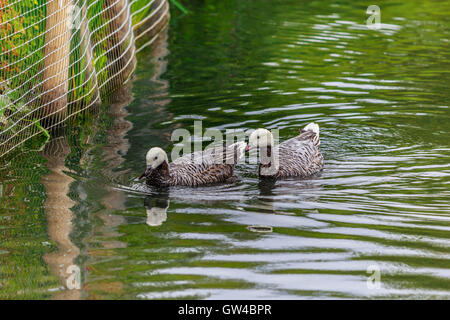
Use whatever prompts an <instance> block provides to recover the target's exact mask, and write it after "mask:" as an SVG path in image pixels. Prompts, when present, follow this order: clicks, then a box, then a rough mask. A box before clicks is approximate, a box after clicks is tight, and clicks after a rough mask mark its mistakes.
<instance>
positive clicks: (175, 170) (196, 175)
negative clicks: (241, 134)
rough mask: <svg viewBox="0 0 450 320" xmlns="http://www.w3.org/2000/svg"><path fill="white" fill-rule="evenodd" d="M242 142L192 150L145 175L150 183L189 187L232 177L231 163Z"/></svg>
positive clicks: (238, 156)
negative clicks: (204, 149) (202, 149)
mask: <svg viewBox="0 0 450 320" xmlns="http://www.w3.org/2000/svg"><path fill="white" fill-rule="evenodd" d="M245 147H246V143H245V142H237V143H234V144H232V145H230V146H228V147H225V148H223V147H222V146H220V147H216V148H213V149H209V150H206V151H200V152H194V153H191V154H188V155H185V156H183V157H180V158H178V159H176V160H175V161H173V162H171V163H170V164H169V163H168V162H167V161H166V160H165V161H163V162H162V163H161V164H160V165H158V166H157V167H156V168H153V169H152V170H151V172H150V173H149V174H147V175H145V177H146V183H147V184H148V185H151V186H158V187H164V186H190V187H196V186H200V185H206V184H212V183H220V182H225V181H227V180H228V179H229V178H231V177H232V176H233V171H234V166H235V165H236V163H237V162H238V161H239V160H240V159H241V157H242V156H243V155H244V152H245Z"/></svg>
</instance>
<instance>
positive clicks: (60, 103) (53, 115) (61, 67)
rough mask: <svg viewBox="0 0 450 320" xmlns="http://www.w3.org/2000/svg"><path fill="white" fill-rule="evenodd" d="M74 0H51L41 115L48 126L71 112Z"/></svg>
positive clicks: (48, 11)
mask: <svg viewBox="0 0 450 320" xmlns="http://www.w3.org/2000/svg"><path fill="white" fill-rule="evenodd" d="M71 2H72V0H47V20H46V30H45V47H44V57H45V58H44V70H43V93H44V94H43V97H42V110H41V117H43V118H47V119H45V120H44V121H45V123H46V127H51V126H53V125H56V124H58V123H59V122H61V121H62V120H64V118H65V117H66V116H67V92H68V86H69V83H68V78H69V52H70V35H71V30H70V27H71V21H72V19H71V14H72V13H71V12H70V10H71V9H72V6H70V5H69V4H70V3H71ZM41 119H42V118H41Z"/></svg>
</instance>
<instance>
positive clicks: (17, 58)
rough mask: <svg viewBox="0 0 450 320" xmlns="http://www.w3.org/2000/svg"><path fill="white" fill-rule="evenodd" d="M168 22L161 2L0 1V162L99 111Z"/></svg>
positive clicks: (165, 2)
mask: <svg viewBox="0 0 450 320" xmlns="http://www.w3.org/2000/svg"><path fill="white" fill-rule="evenodd" d="M168 18H169V4H168V0H15V1H14V0H0V45H1V51H0V158H1V157H3V156H4V155H5V154H7V153H8V152H10V151H11V150H13V149H15V148H16V147H18V146H20V145H22V144H23V143H24V142H25V141H27V140H29V139H30V138H32V137H34V136H36V135H39V134H42V133H44V134H48V131H49V130H50V129H52V128H54V127H57V126H59V125H61V124H63V123H64V122H65V121H67V120H68V119H69V118H70V117H72V116H74V115H75V114H77V113H79V112H81V111H83V110H86V109H88V108H90V107H92V106H94V105H98V104H100V102H101V99H102V98H103V97H105V96H106V95H107V94H108V93H109V92H111V91H113V90H114V89H116V88H117V87H118V86H120V85H121V84H122V83H124V82H125V81H127V80H128V79H129V77H130V75H131V74H132V71H133V70H134V68H135V65H136V59H135V56H136V52H138V51H139V50H141V49H143V48H144V47H146V46H147V45H148V44H151V43H152V42H153V41H154V40H155V39H156V38H157V37H158V34H159V32H160V31H161V30H162V29H163V28H164V27H165V26H166V24H167V21H168Z"/></svg>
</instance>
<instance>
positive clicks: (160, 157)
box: [139, 147, 169, 179]
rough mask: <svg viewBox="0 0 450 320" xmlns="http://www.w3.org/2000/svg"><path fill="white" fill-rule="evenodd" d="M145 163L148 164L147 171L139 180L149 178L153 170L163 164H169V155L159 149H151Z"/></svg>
mask: <svg viewBox="0 0 450 320" xmlns="http://www.w3.org/2000/svg"><path fill="white" fill-rule="evenodd" d="M145 161H146V163H147V169H146V170H145V172H144V173H143V174H142V175H141V176H140V177H139V179H142V178H143V177H148V176H149V175H150V174H151V173H152V171H153V170H155V169H156V168H158V167H159V166H160V165H161V164H163V163H164V162H165V163H169V160H168V159H167V153H166V152H165V151H164V150H163V149H161V148H158V147H155V148H151V149H150V150H149V151H148V152H147V155H146V156H145Z"/></svg>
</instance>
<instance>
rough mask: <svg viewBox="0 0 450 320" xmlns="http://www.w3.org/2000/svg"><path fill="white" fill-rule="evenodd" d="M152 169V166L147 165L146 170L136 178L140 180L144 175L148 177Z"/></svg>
mask: <svg viewBox="0 0 450 320" xmlns="http://www.w3.org/2000/svg"><path fill="white" fill-rule="evenodd" d="M152 171H153V168H152V166H148V167H147V170H145V172H144V173H143V174H141V175H140V176H139V178H138V179H139V180H141V179H142V178H144V177H148V176H149V175H150V174H151V173H152Z"/></svg>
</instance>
